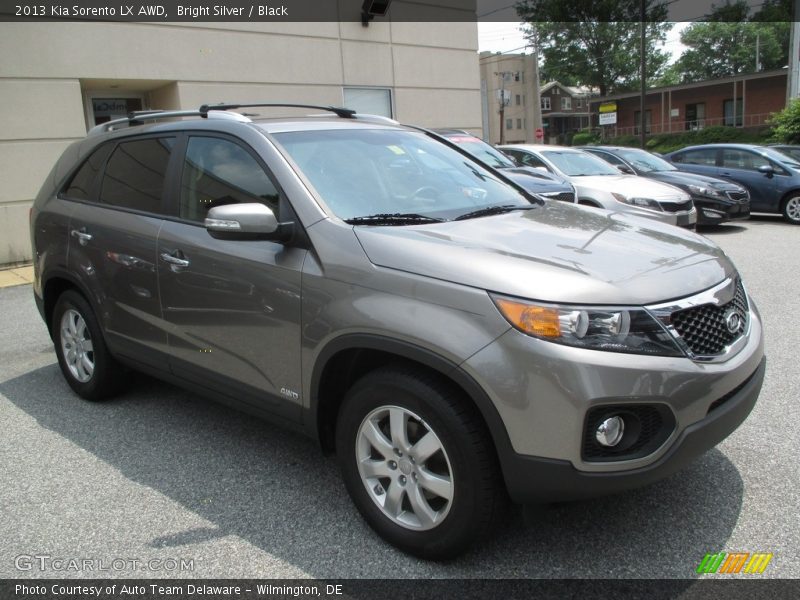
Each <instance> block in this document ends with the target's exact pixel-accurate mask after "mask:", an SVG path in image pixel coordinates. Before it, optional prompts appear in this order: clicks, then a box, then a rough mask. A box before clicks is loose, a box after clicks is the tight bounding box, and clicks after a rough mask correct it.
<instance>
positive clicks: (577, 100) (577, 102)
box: [575, 96, 583, 108]
mask: <svg viewBox="0 0 800 600" xmlns="http://www.w3.org/2000/svg"><path fill="white" fill-rule="evenodd" d="M575 108H583V98H581V97H580V96H579V97H577V98H575Z"/></svg>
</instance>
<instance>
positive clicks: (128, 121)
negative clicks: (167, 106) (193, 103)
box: [88, 109, 250, 136]
mask: <svg viewBox="0 0 800 600" xmlns="http://www.w3.org/2000/svg"><path fill="white" fill-rule="evenodd" d="M175 117H203V118H204V119H229V120H233V121H242V122H245V123H249V122H250V119H248V118H247V117H246V116H245V115H240V114H238V113H227V112H224V111H217V110H216V109H212V110H211V112H209V111H205V112H203V111H199V110H137V111H131V112H129V113H128V116H127V117H122V118H121V119H114V120H113V121H106V122H105V123H101V124H100V125H96V126H95V127H92V128H91V129H90V130H89V133H88V135H90V136H91V135H97V134H100V133H105V132H107V131H113V130H114V129H117V126H118V125H127V126H128V127H132V126H134V125H142V124H144V121H156V120H158V119H173V118H175Z"/></svg>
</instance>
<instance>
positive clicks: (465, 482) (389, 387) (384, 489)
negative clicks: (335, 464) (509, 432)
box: [336, 367, 505, 560]
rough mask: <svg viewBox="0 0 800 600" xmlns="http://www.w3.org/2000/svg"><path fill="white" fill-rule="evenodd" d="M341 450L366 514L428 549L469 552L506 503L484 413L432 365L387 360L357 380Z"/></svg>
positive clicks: (405, 543) (340, 435)
mask: <svg viewBox="0 0 800 600" xmlns="http://www.w3.org/2000/svg"><path fill="white" fill-rule="evenodd" d="M398 424H404V426H397V427H395V426H396V425H398ZM393 427H395V429H394V430H393ZM401 432H405V433H404V434H403V433H401ZM404 438H405V439H404ZM336 450H337V455H338V459H339V464H340V466H341V470H342V475H343V478H344V483H345V486H346V488H347V490H348V492H349V493H350V496H351V497H352V499H353V502H354V503H355V505H356V507H357V508H358V510H359V511H360V512H361V514H362V516H363V517H364V519H365V520H366V521H367V523H369V525H370V526H371V527H372V528H373V529H374V530H375V531H376V532H377V533H378V534H379V535H380V536H381V537H383V538H384V539H385V540H386V541H388V542H389V543H391V544H393V545H395V546H397V547H398V548H400V549H401V550H404V551H405V552H408V553H410V554H413V555H415V556H418V557H420V558H425V559H431V560H444V559H448V558H452V557H454V556H456V555H458V554H461V553H462V552H464V551H465V550H466V549H467V548H468V547H469V546H470V545H471V544H473V543H474V542H475V541H476V540H478V539H480V538H482V537H484V536H486V535H487V534H488V533H489V532H490V531H491V529H492V525H493V524H494V521H495V518H496V515H497V514H498V513H499V511H500V509H501V507H502V504H503V503H504V499H505V497H504V494H503V488H502V486H501V483H502V478H501V476H500V468H499V465H498V463H497V458H496V454H495V451H494V447H493V445H492V443H491V441H490V439H489V435H488V431H487V430H486V427H485V425H484V423H483V421H482V419H481V418H480V416H479V415H478V413H477V411H476V410H475V409H474V407H472V406H471V405H470V404H468V403H467V402H465V400H464V398H463V395H462V394H461V393H459V392H458V391H457V390H456V389H454V388H453V387H451V386H450V385H448V384H447V382H446V381H444V380H442V379H439V378H437V377H435V376H433V375H430V374H427V373H424V372H418V371H416V370H413V369H411V368H404V367H391V368H390V367H386V368H380V369H378V370H375V371H373V372H371V373H369V374H367V375H365V376H364V377H363V378H362V379H360V380H359V381H358V382H357V383H356V384H355V385H353V387H352V388H351V389H350V390H349V391H348V392H347V394H346V396H345V399H344V402H343V404H342V406H341V409H340V411H339V417H338V421H337V427H336ZM415 459H416V462H415Z"/></svg>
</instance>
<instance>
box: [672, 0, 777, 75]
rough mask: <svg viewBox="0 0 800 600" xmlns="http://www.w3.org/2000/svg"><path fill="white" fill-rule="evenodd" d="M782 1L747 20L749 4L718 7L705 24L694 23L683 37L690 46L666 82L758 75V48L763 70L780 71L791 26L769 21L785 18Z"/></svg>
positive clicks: (738, 2) (684, 43)
mask: <svg viewBox="0 0 800 600" xmlns="http://www.w3.org/2000/svg"><path fill="white" fill-rule="evenodd" d="M782 2H783V0H775V1H773V2H772V3H765V4H764V5H763V7H762V10H760V11H759V12H758V13H756V14H755V15H753V19H752V20H748V13H749V10H750V8H749V6H748V4H747V2H746V0H738V1H737V2H734V3H726V4H723V5H720V6H715V7H714V9H713V10H712V12H711V14H710V15H709V17H708V21H707V22H704V23H694V24H692V25H690V26H689V27H687V28H686V29H684V30H683V32H682V33H681V43H682V44H683V45H684V46H687V48H688V49H687V50H685V51H684V52H683V54H682V55H681V57H680V58H679V59H678V60H677V61H676V63H675V64H674V65H671V66H670V67H669V68H668V69H667V70H666V76H665V77H666V78H667V79H676V78H677V79H679V81H680V82H683V83H688V82H692V81H702V80H704V79H717V78H720V77H729V76H731V75H738V74H740V73H752V72H754V71H756V46H758V56H759V64H760V70H771V69H780V68H781V67H783V66H785V65H786V63H787V60H788V47H789V22H788V21H770V20H766V19H776V18H781V17H785V16H786V12H785V11H786V7H785V6H784V5H783V4H782Z"/></svg>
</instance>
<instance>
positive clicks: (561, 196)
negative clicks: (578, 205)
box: [539, 192, 575, 202]
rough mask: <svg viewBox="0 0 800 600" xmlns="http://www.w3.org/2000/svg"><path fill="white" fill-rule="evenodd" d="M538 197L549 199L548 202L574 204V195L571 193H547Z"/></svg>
mask: <svg viewBox="0 0 800 600" xmlns="http://www.w3.org/2000/svg"><path fill="white" fill-rule="evenodd" d="M539 195H540V196H544V197H545V198H549V199H550V200H561V201H562V202H575V194H573V193H572V192H547V193H545V194H539Z"/></svg>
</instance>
